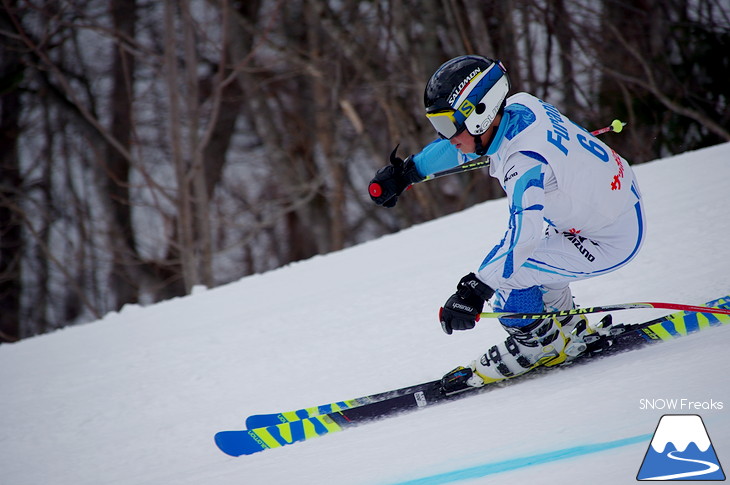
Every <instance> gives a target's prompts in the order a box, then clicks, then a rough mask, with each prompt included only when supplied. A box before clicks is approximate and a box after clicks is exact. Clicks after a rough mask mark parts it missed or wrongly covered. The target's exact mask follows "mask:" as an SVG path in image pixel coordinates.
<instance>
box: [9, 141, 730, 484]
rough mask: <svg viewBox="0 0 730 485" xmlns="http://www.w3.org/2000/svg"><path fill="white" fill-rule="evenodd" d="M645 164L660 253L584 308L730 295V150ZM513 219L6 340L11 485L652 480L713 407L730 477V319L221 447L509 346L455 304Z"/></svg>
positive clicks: (452, 227)
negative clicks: (469, 389) (672, 441)
mask: <svg viewBox="0 0 730 485" xmlns="http://www.w3.org/2000/svg"><path fill="white" fill-rule="evenodd" d="M636 172H637V175H638V178H639V182H640V186H641V189H642V192H643V195H644V199H645V204H646V214H647V218H648V227H647V229H648V238H647V241H646V243H645V245H644V248H643V250H642V252H641V253H640V254H639V256H638V257H637V259H636V260H635V261H634V262H632V263H631V264H630V265H628V266H627V267H625V268H623V269H621V270H619V271H617V272H614V273H612V274H610V275H606V276H603V277H600V278H595V279H592V280H588V281H584V282H580V283H577V284H574V286H573V290H574V295H575V297H576V301H577V303H578V304H579V305H582V306H593V305H599V304H612V303H622V302H635V301H667V302H676V303H686V304H702V303H705V302H706V301H709V300H712V299H715V298H718V297H721V296H724V295H727V294H728V293H730V276H729V275H730V251H729V250H728V247H729V244H730V216H729V215H728V210H729V209H730V204H729V203H730V192H729V191H728V180H730V144H722V145H717V146H714V147H710V148H707V149H703V150H698V151H695V152H690V153H684V154H681V155H678V156H674V157H670V158H666V159H662V160H658V161H655V162H651V163H648V164H643V165H640V166H637V167H636ZM430 183H439V182H438V181H435V182H430ZM414 190H419V188H418V187H416V188H414ZM408 200H409V197H404V198H403V199H402V200H401V201H400V204H408V203H409V202H408ZM384 210H385V209H384ZM393 210H398V208H395V209H393ZM506 221H507V207H506V201H505V200H504V199H501V200H496V201H490V202H486V203H483V204H480V205H477V206H474V207H472V208H469V209H467V210H464V211H463V212H460V213H458V214H454V215H451V216H448V217H443V218H441V219H438V220H435V221H431V222H428V223H425V224H421V225H418V226H415V227H412V228H409V229H407V230H403V231H401V232H399V233H397V234H394V235H389V236H385V237H382V238H379V239H377V240H374V241H371V242H368V243H365V244H361V245H359V246H356V247H353V248H349V249H346V250H343V251H339V252H336V253H333V254H329V255H326V256H318V257H314V258H312V259H310V260H307V261H303V262H299V263H295V264H290V265H288V266H286V267H284V268H280V269H277V270H275V271H271V272H268V273H265V274H260V275H253V276H249V277H246V278H243V279H241V280H240V281H238V282H236V283H232V284H229V285H226V286H223V287H220V288H216V289H211V290H205V289H200V290H198V291H196V292H195V293H194V294H193V295H192V296H189V297H185V298H179V299H175V300H171V301H167V302H163V303H159V304H156V305H152V306H149V307H146V308H142V307H139V306H127V307H125V308H123V309H122V310H121V311H120V312H118V313H113V314H109V315H107V316H106V317H104V318H103V319H101V320H100V321H97V322H94V323H90V324H85V325H80V326H75V327H70V328H66V329H64V330H60V331H56V332H53V333H51V334H47V335H43V336H39V337H34V338H30V339H27V340H24V341H21V342H19V343H16V344H6V345H1V346H0V419H1V420H2V425H1V426H0V483H2V484H3V485H40V484H43V485H45V484H54V485H98V484H124V485H142V484H150V485H152V484H176V485H187V484H191V485H192V484H196V485H197V484H203V483H204V484H206V485H213V484H232V485H233V484H235V485H241V484H246V485H248V484H269V485H279V484H305V485H306V484H318V485H319V484H344V483H346V484H348V485H357V484H375V485H391V484H392V485H395V484H402V483H414V484H415V483H419V484H437V483H457V482H458V483H464V484H477V483H479V484H484V483H499V484H502V483H535V484H539V483H562V484H573V483H575V484H579V483H581V484H582V483H587V482H590V483H592V484H593V485H604V484H611V485H613V484H619V483H634V482H635V480H636V474H637V472H638V470H639V468H640V466H641V463H642V460H643V458H644V455H645V453H646V452H647V447H648V446H649V443H650V441H651V437H652V434H653V432H654V430H655V429H656V426H657V424H658V422H659V419H660V417H661V416H662V415H664V414H697V415H700V416H701V417H702V420H703V422H704V424H705V426H706V428H707V432H708V434H709V437H710V438H711V440H712V444H713V446H714V448H715V450H716V452H717V456H718V458H719V460H720V463H721V464H723V465H725V467H728V466H730V373H729V372H728V364H729V363H730V357H728V356H729V355H730V352H729V350H728V349H729V348H730V325H727V326H724V327H721V328H713V329H709V330H707V331H703V332H701V333H699V334H695V335H692V336H689V337H686V338H683V339H679V340H677V341H673V342H668V343H662V344H659V345H656V346H653V347H650V348H645V349H642V350H640V351H636V352H630V353H626V354H621V355H617V356H614V357H611V358H606V359H601V360H598V361H596V362H593V363H590V364H588V365H584V366H575V367H567V368H564V369H559V370H556V371H554V372H550V373H547V374H546V375H544V376H540V377H536V378H533V379H526V380H524V381H522V382H519V383H517V384H514V385H510V386H504V387H501V388H498V389H495V390H493V391H492V392H487V393H483V394H480V395H477V396H473V397H469V398H466V399H462V400H459V401H456V402H452V403H447V404H444V405H441V406H434V407H427V408H425V409H423V410H421V411H418V412H415V413H411V414H406V415H402V416H398V417H395V418H391V419H387V420H382V421H378V422H373V423H368V424H365V425H363V426H360V427H357V428H353V429H348V430H346V431H344V432H342V433H336V434H333V435H329V436H324V437H321V438H317V439H313V440H311V441H307V442H304V443H297V444H295V445H293V446H287V447H284V448H279V449H273V450H267V451H265V452H262V453H258V454H256V455H252V456H243V457H239V458H233V457H230V456H227V455H225V454H223V453H221V452H220V451H219V450H218V449H217V448H216V446H215V444H214V442H213V435H214V434H215V433H216V432H217V431H221V430H232V429H242V428H243V426H244V421H245V418H246V416H248V415H249V414H253V413H267V412H274V411H284V410H290V409H295V408H299V407H305V406H312V405H317V404H321V403H326V402H331V401H338V400H342V399H349V398H354V397H357V396H361V395H365V394H369V393H375V392H380V391H384V390H388V389H392V388H398V387H402V386H406V385H409V384H414V383H417V382H422V381H428V380H431V379H435V378H438V377H440V376H441V375H443V374H444V373H445V372H447V371H449V370H451V369H452V368H453V367H455V366H457V365H459V364H466V363H468V362H469V361H471V360H473V359H476V358H478V357H479V356H480V355H481V354H482V353H483V352H484V351H485V350H486V348H487V347H488V346H489V345H491V344H492V343H494V342H496V341H497V340H498V339H501V338H502V337H503V335H504V334H503V331H502V330H501V329H500V327H499V325H498V323H497V322H496V321H493V320H482V321H481V322H480V323H479V325H478V326H477V328H476V329H474V330H472V331H469V332H458V333H455V334H454V335H452V336H447V335H445V334H444V333H443V332H442V331H441V328H440V325H439V323H438V321H437V318H436V315H437V310H438V307H439V306H440V305H441V304H442V303H443V302H444V301H445V300H446V298H447V297H448V296H449V295H450V294H451V293H452V292H453V291H454V287H455V284H456V283H457V281H458V280H459V278H460V277H461V276H463V275H464V274H466V273H468V272H469V271H472V270H474V269H476V267H477V266H478V264H479V263H480V262H481V260H482V258H483V257H484V255H485V254H486V252H488V250H489V249H490V248H491V246H492V245H493V244H494V243H496V242H497V241H498V240H499V239H500V238H501V237H502V234H503V232H504V228H505V226H506ZM665 313H667V312H666V311H660V310H632V311H625V312H620V314H616V315H617V316H620V318H621V320H622V321H624V322H626V323H632V322H637V321H641V320H645V319H650V318H654V317H657V316H660V315H662V314H665ZM597 318H598V317H594V318H593V320H594V321H595V320H596V319H597ZM672 402H674V403H680V404H681V406H680V405H677V406H680V407H681V408H676V407H675V409H668V407H669V405H668V403H672ZM682 403H692V404H688V405H684V404H682ZM729 471H730V470H729V469H728V468H726V469H725V473H726V474H727V473H728V472H729Z"/></svg>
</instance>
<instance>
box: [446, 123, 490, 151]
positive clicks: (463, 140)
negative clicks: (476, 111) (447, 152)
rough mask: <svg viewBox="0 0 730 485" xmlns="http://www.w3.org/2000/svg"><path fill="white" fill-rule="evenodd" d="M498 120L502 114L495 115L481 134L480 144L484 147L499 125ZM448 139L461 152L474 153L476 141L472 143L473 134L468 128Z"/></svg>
mask: <svg viewBox="0 0 730 485" xmlns="http://www.w3.org/2000/svg"><path fill="white" fill-rule="evenodd" d="M500 121H502V115H501V114H499V115H497V117H496V118H495V119H494V121H492V124H491V126H490V127H489V129H487V131H485V132H484V133H483V134H482V136H481V139H482V146H484V147H486V146H487V144H488V143H489V142H490V141H492V135H493V133H494V132H495V130H496V129H497V127H498V126H499V123H500ZM449 141H450V142H451V144H452V145H454V146H455V147H456V148H458V149H459V150H461V153H475V152H476V149H477V147H476V143H474V135H472V134H471V133H469V130H464V131H462V132H461V133H459V134H458V135H455V136H454V137H452V138H450V139H449Z"/></svg>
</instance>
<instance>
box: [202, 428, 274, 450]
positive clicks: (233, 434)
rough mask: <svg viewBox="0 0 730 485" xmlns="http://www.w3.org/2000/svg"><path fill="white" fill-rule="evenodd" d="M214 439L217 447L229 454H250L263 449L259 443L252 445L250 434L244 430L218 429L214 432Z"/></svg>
mask: <svg viewBox="0 0 730 485" xmlns="http://www.w3.org/2000/svg"><path fill="white" fill-rule="evenodd" d="M214 440H215V444H216V446H217V447H218V449H219V450H221V451H222V452H223V453H225V454H226V455H230V456H242V455H251V454H253V453H256V452H258V451H263V450H264V449H265V448H263V447H261V446H260V445H259V446H256V447H252V446H251V443H250V441H251V440H250V436H249V434H248V432H247V431H245V430H244V431H220V432H218V433H216V434H215V437H214Z"/></svg>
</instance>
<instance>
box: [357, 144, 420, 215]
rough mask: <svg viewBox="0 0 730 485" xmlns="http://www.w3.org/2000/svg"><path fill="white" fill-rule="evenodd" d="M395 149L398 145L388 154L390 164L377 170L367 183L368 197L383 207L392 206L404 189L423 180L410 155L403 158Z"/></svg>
mask: <svg viewBox="0 0 730 485" xmlns="http://www.w3.org/2000/svg"><path fill="white" fill-rule="evenodd" d="M397 150H398V146H396V147H395V148H394V149H393V152H392V153H391V154H390V165H386V166H385V167H383V168H381V169H380V170H378V171H377V173H376V174H375V177H373V179H372V180H371V181H370V184H369V185H368V193H369V194H370V198H371V199H372V200H373V202H375V203H376V204H378V205H382V206H383V207H388V208H390V207H393V206H394V205H395V204H396V202H398V196H399V195H400V194H402V193H403V191H404V190H406V189H407V188H408V187H409V186H410V185H411V184H415V183H417V182H420V181H421V180H423V177H421V175H420V174H419V173H418V170H417V169H416V164H415V163H414V162H413V159H412V157H407V158H406V159H405V160H403V159H402V158H399V157H398V156H397V155H396V154H395V152H396V151H397Z"/></svg>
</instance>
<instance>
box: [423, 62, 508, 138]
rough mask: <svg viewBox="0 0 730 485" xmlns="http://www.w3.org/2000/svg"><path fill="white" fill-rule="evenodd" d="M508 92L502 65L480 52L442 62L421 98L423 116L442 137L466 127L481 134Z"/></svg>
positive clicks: (452, 134) (454, 134)
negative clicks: (423, 107) (478, 54)
mask: <svg viewBox="0 0 730 485" xmlns="http://www.w3.org/2000/svg"><path fill="white" fill-rule="evenodd" d="M508 92H509V78H508V77H507V71H506V70H505V69H504V66H502V64H501V63H500V62H498V61H493V60H491V59H487V58H486V57H481V56H460V57H456V58H454V59H451V60H450V61H447V62H445V63H444V64H442V65H441V67H439V68H438V69H437V70H436V72H435V73H434V74H433V76H431V79H429V81H428V84H427V85H426V91H425V92H424V94H423V102H424V105H425V107H426V116H427V117H428V119H429V121H430V122H431V124H432V125H433V127H434V128H435V129H436V131H437V132H438V134H439V135H440V136H441V137H442V138H446V139H449V138H453V137H454V136H456V135H458V134H459V133H461V132H462V131H463V130H464V129H466V130H467V131H468V132H469V133H470V134H471V135H473V136H475V137H478V136H480V135H482V134H483V133H484V132H485V131H487V129H488V128H489V126H490V125H491V124H492V121H494V118H495V117H496V116H497V113H499V110H500V108H501V107H502V105H503V103H504V100H505V99H506V98H507V93H508Z"/></svg>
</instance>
